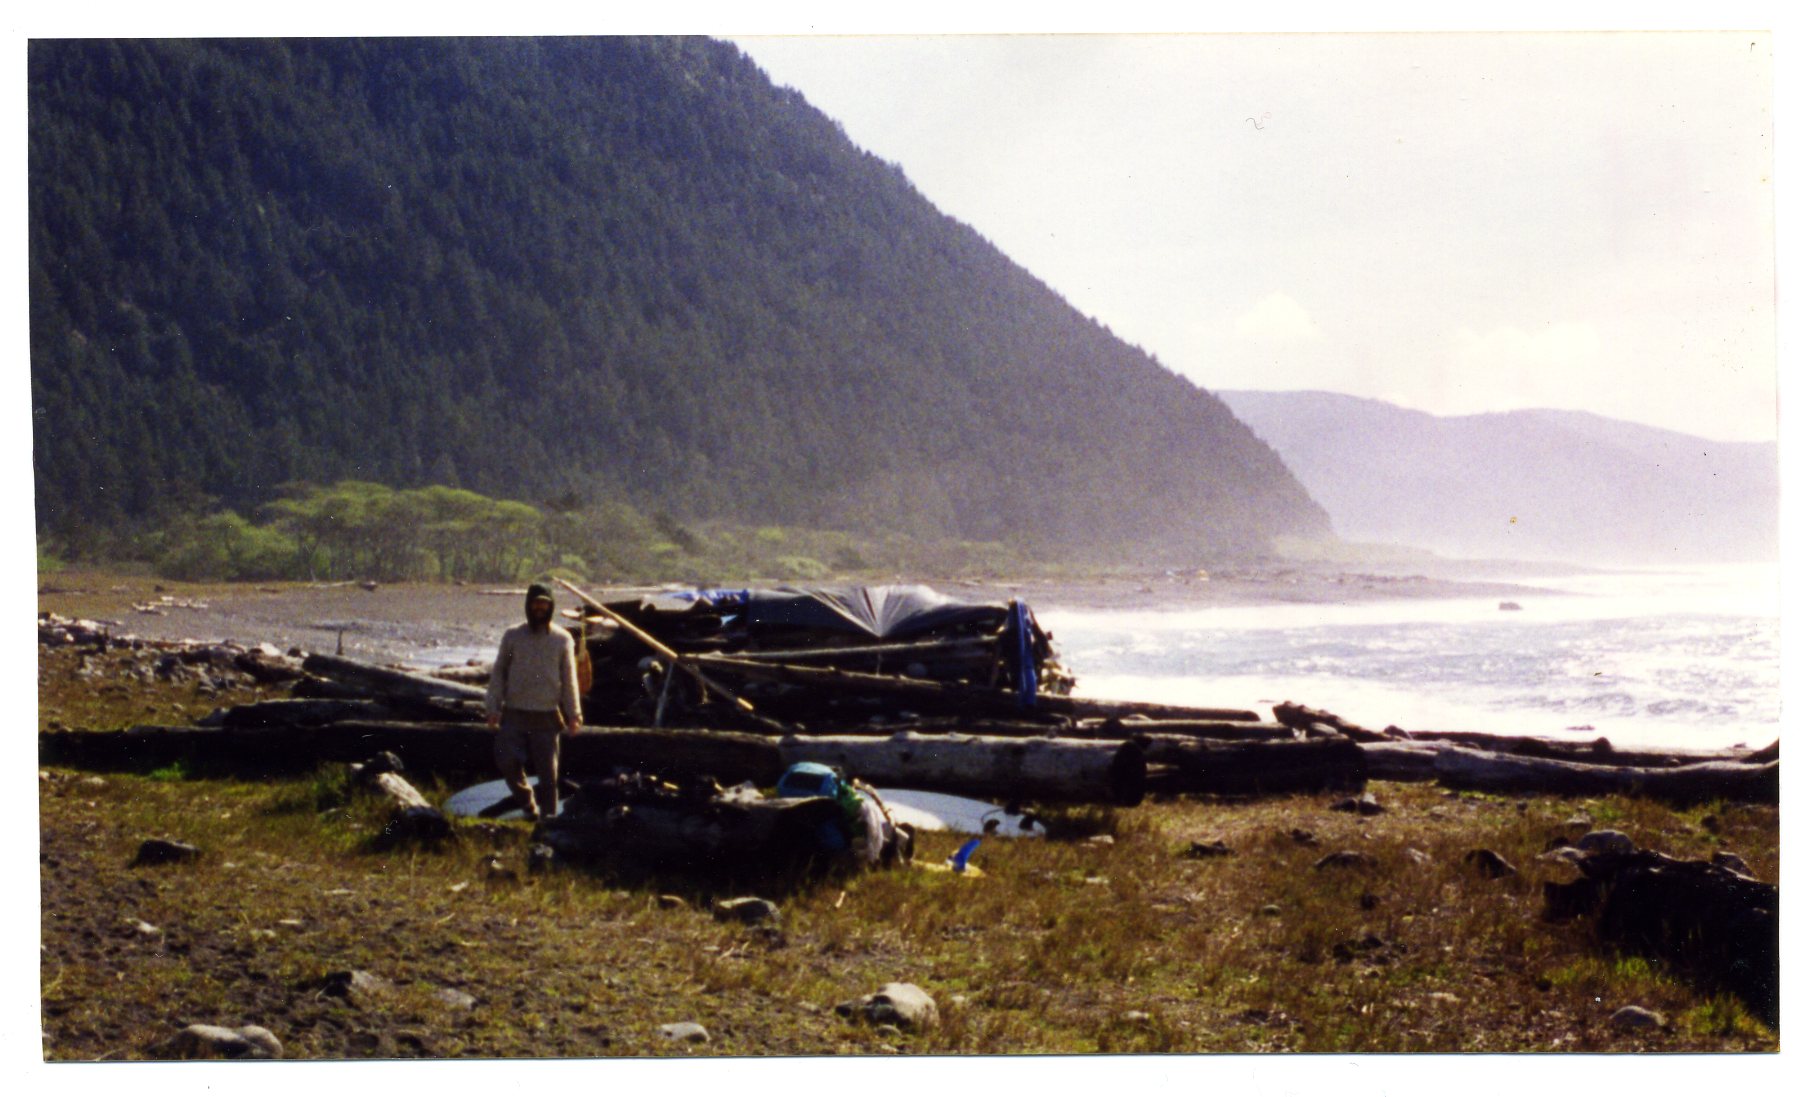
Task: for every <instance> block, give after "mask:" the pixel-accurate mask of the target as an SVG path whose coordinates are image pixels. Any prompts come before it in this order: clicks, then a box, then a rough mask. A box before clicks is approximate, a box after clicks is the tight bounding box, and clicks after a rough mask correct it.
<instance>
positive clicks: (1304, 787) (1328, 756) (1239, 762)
mask: <svg viewBox="0 0 1815 1097" xmlns="http://www.w3.org/2000/svg"><path fill="white" fill-rule="evenodd" d="M1144 742H1145V746H1146V751H1145V753H1146V758H1147V760H1148V761H1149V762H1150V763H1152V764H1154V765H1155V766H1163V767H1166V769H1165V770H1164V771H1163V772H1159V773H1155V774H1154V775H1153V784H1154V787H1155V789H1156V790H1159V789H1164V790H1165V791H1167V792H1205V793H1217V794H1220V795H1225V796H1244V795H1256V794H1260V793H1285V792H1314V791H1321V790H1326V789H1358V788H1360V787H1362V786H1363V785H1365V784H1366V783H1367V762H1366V757H1365V755H1363V754H1362V751H1361V748H1360V747H1359V746H1358V745H1357V744H1355V743H1351V742H1349V741H1348V740H1346V739H1282V740H1259V741H1254V742H1246V743H1231V742H1219V741H1216V740H1213V739H1197V738H1187V737H1185V736H1165V735H1156V736H1150V737H1147V738H1146V739H1145V740H1144Z"/></svg>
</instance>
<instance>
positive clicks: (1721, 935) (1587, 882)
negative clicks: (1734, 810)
mask: <svg viewBox="0 0 1815 1097" xmlns="http://www.w3.org/2000/svg"><path fill="white" fill-rule="evenodd" d="M1576 867H1577V868H1578V869H1580V870H1581V873H1582V876H1581V878H1580V879H1578V880H1575V881H1573V882H1571V883H1567V884H1557V883H1548V882H1547V883H1546V884H1545V885H1544V898H1545V916H1546V917H1548V918H1550V919H1553V920H1567V919H1570V918H1576V917H1583V916H1588V917H1593V918H1594V920H1595V929H1596V932H1597V934H1598V936H1599V937H1600V938H1601V940H1602V941H1603V942H1605V943H1606V944H1608V945H1610V946H1612V947H1615V948H1618V949H1621V950H1623V951H1627V952H1636V953H1640V954H1642V955H1645V956H1649V957H1652V958H1655V959H1658V960H1662V961H1664V962H1665V963H1666V964H1669V965H1670V966H1671V967H1673V968H1675V969H1676V970H1677V971H1679V972H1681V973H1683V974H1685V975H1687V976H1688V977H1689V978H1691V979H1693V980H1695V981H1697V982H1700V983H1702V984H1703V985H1705V986H1707V987H1709V988H1711V989H1716V990H1726V991H1729V992H1731V993H1732V994H1734V995H1735V996H1737V997H1738V998H1739V999H1740V1000H1741V1001H1743V1002H1744V1003H1745V1004H1746V1008H1748V1009H1750V1010H1751V1011H1752V1012H1753V1013H1754V1014H1755V1015H1757V1016H1758V1018H1759V1019H1760V1020H1762V1021H1764V1022H1765V1023H1767V1024H1770V1025H1772V1026H1775V1025H1776V1024H1777V1021H1778V983H1779V977H1780V976H1779V961H1778V898H1777V888H1776V886H1775V885H1772V884H1767V883H1764V882H1762V881H1760V880H1756V879H1754V878H1752V877H1750V876H1746V875H1744V874H1742V873H1738V872H1735V871H1733V870H1732V869H1729V868H1726V867H1724V866H1721V865H1717V864H1712V863H1709V862H1705V861H1679V860H1677V859H1675V858H1673V857H1667V856H1665V855H1663V854H1661V853H1657V852H1655V851H1652V850H1638V851H1632V852H1607V853H1598V854H1592V855H1590V856H1587V857H1584V858H1582V859H1580V860H1579V861H1577V862H1576Z"/></svg>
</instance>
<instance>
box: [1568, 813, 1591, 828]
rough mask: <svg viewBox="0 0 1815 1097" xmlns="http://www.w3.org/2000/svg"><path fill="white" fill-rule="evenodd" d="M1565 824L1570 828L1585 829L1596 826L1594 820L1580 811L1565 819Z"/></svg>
mask: <svg viewBox="0 0 1815 1097" xmlns="http://www.w3.org/2000/svg"><path fill="white" fill-rule="evenodd" d="M1563 825H1564V826H1566V827H1570V828H1578V829H1585V828H1587V827H1591V826H1594V820H1593V819H1590V818H1589V817H1588V816H1586V815H1583V814H1581V813H1579V812H1578V813H1577V814H1575V815H1571V816H1570V817H1569V818H1567V819H1565V820H1563Z"/></svg>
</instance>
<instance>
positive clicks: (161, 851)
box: [132, 838, 202, 865]
mask: <svg viewBox="0 0 1815 1097" xmlns="http://www.w3.org/2000/svg"><path fill="white" fill-rule="evenodd" d="M201 854H202V851H201V850H199V849H197V848H195V847H194V846H192V845H189V844H188V843H186V842H173V841H171V840H170V839H168V838H147V839H145V841H143V842H140V843H139V852H138V855H137V856H135V857H134V858H133V859H132V863H133V864H134V865H171V864H176V863H178V862H182V861H193V860H195V859H196V858H197V857H200V856H201Z"/></svg>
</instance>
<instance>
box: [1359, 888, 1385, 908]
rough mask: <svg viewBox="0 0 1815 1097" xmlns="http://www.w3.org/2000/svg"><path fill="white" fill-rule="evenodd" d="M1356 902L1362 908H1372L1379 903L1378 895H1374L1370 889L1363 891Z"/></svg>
mask: <svg viewBox="0 0 1815 1097" xmlns="http://www.w3.org/2000/svg"><path fill="white" fill-rule="evenodd" d="M1356 902H1357V903H1358V904H1359V905H1360V906H1361V909H1362V910H1373V909H1374V908H1375V907H1377V906H1379V905H1380V896H1378V895H1375V894H1374V893H1373V892H1371V891H1364V892H1362V893H1361V898H1360V899H1357V900H1356Z"/></svg>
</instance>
